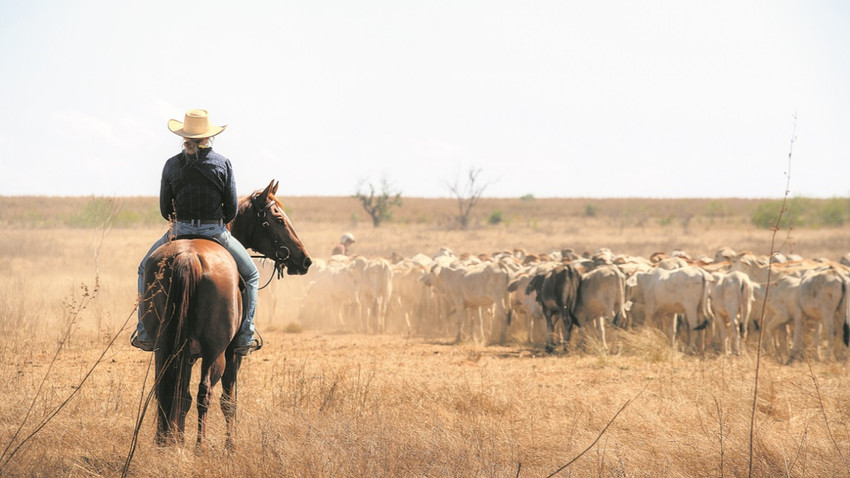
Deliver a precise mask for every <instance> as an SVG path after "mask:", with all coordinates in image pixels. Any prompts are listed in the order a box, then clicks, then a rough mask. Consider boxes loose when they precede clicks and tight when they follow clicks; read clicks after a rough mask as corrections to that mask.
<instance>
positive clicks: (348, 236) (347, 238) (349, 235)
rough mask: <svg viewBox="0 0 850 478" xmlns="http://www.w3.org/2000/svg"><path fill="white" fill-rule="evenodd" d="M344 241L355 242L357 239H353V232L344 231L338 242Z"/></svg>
mask: <svg viewBox="0 0 850 478" xmlns="http://www.w3.org/2000/svg"><path fill="white" fill-rule="evenodd" d="M346 241H347V242H357V241H355V240H354V234H352V233H350V232H346V233H345V234H343V235H342V237H341V238H339V242H346Z"/></svg>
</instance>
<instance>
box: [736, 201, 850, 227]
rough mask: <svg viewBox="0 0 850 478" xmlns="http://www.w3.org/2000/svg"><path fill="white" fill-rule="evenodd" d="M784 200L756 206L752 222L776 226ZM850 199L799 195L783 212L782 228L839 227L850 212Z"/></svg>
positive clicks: (764, 225)
mask: <svg viewBox="0 0 850 478" xmlns="http://www.w3.org/2000/svg"><path fill="white" fill-rule="evenodd" d="M781 208H782V201H779V200H775V201H766V202H763V203H761V204H759V205H758V206H757V207H756V210H755V212H753V215H752V216H751V218H750V222H751V223H752V224H753V225H754V226H756V227H761V228H765V229H769V228H772V227H774V226H776V225H777V224H776V221H777V218H778V217H779V212H780V210H781ZM849 211H850V199H848V198H833V199H828V200H817V199H812V198H804V197H798V198H793V199H790V200H789V201H788V203H787V206H786V209H785V211H784V212H783V214H782V222H781V224H779V228H780V229H784V228H788V227H838V226H842V225H844V224H845V223H846V222H847V220H848V214H850V212H849Z"/></svg>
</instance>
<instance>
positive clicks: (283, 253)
mask: <svg viewBox="0 0 850 478" xmlns="http://www.w3.org/2000/svg"><path fill="white" fill-rule="evenodd" d="M258 197H259V195H258V194H254V195H252V196H251V207H253V208H254V211H255V212H256V213H257V220H258V221H257V224H258V225H259V226H260V227H262V228H263V229H264V230H265V231H267V232H271V223H269V219H268V216H269V214H268V210H269V209H271V207H272V205H273V204H274V203H273V202H271V201H267V202H266V204H264V205H260V204H259V201H258V200H257V199H258ZM256 233H257V231H256V229H255V230H254V236H256ZM267 235H268V236H271V241H272V249H273V250H274V257H269V256H267V255H265V254H263V255H259V256H251V257H253V258H255V259H271V260H273V261H274V270H275V272H276V273H277V278H278V279H280V278H282V277H283V270H284V268H285V267H286V265H285V264H284V261H286V260H287V259H289V256H290V254H291V251H290V250H289V248H288V247H286V246H285V245H284V244H283V243H281V241H280V240H278V238H277V234H267ZM274 276H275V274H272V275H271V276H270V277H269V280H268V282H266V284H265V285H264V286H262V287H260V288H259V289H265V288H266V287H267V286H268V285H269V284H270V283H271V281H272V278H274Z"/></svg>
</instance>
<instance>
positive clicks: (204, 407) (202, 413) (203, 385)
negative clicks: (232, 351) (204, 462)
mask: <svg viewBox="0 0 850 478" xmlns="http://www.w3.org/2000/svg"><path fill="white" fill-rule="evenodd" d="M222 373H224V354H222V355H219V356H218V357H216V358H215V359H213V360H208V359H207V358H206V357H204V359H203V361H202V362H201V381H200V383H199V384H198V441H197V443H196V447H197V448H201V447H203V446H204V445H205V444H206V437H207V413H208V412H209V409H210V397H211V395H212V393H211V392H212V389H213V387H215V384H216V383H218V381H219V380H220V379H221V376H222Z"/></svg>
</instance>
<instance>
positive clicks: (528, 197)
mask: <svg viewBox="0 0 850 478" xmlns="http://www.w3.org/2000/svg"><path fill="white" fill-rule="evenodd" d="M519 199H520V201H534V194H526V195H524V196H520V198H519Z"/></svg>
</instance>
